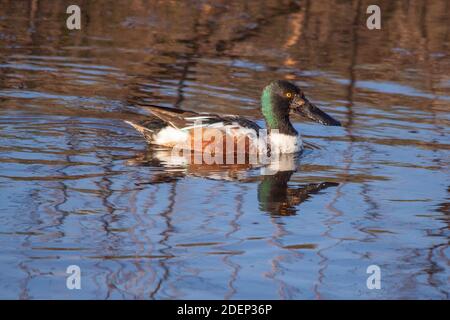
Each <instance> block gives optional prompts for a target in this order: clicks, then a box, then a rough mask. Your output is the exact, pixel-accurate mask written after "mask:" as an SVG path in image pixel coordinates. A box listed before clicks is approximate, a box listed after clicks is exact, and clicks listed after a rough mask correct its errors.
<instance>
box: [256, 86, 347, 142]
mask: <svg viewBox="0 0 450 320" xmlns="http://www.w3.org/2000/svg"><path fill="white" fill-rule="evenodd" d="M261 110H262V113H263V115H264V118H265V119H266V124H267V128H268V129H269V130H271V129H278V130H279V132H280V133H284V134H290V135H295V134H297V132H296V131H295V129H294V127H293V126H292V124H291V121H290V118H289V116H290V114H292V113H296V114H299V115H301V116H303V117H305V118H308V119H311V120H313V121H316V122H318V123H321V124H323V125H326V126H340V125H341V124H340V122H339V121H337V120H335V119H334V118H332V117H331V116H329V115H328V114H326V113H325V112H323V111H322V110H320V109H319V108H318V107H316V106H315V105H314V104H312V103H311V102H309V101H308V99H307V98H306V97H305V95H304V93H303V92H302V90H300V88H299V87H298V86H296V85H295V84H293V83H291V82H289V81H285V80H277V81H273V82H271V83H270V84H269V85H267V86H266V87H265V88H264V90H263V93H262V96H261Z"/></svg>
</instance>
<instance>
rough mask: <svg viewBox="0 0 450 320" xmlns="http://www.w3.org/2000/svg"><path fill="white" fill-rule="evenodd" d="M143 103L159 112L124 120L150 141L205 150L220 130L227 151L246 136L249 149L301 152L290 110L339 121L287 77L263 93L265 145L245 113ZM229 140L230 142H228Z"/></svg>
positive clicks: (328, 121)
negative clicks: (213, 112)
mask: <svg viewBox="0 0 450 320" xmlns="http://www.w3.org/2000/svg"><path fill="white" fill-rule="evenodd" d="M145 108H146V109H147V110H148V111H150V112H151V113H152V114H153V115H154V116H156V118H152V119H148V120H144V121H140V122H130V121H126V122H127V123H129V124H130V125H132V126H133V127H134V128H135V129H136V130H138V131H139V132H140V133H141V134H143V136H144V137H145V139H146V140H147V142H148V143H150V144H154V145H159V146H164V147H175V146H178V147H180V148H182V149H190V150H194V151H197V150H199V151H204V149H205V148H207V147H208V146H209V145H210V144H211V143H212V142H213V141H215V142H216V143H217V142H218V140H219V139H218V138H217V135H218V134H219V135H221V136H222V137H219V138H221V142H220V145H221V146H223V149H222V150H223V153H227V152H229V150H228V149H229V148H230V146H231V148H232V150H233V152H236V150H237V149H236V146H237V145H239V143H240V142H242V141H244V142H245V153H253V152H256V153H261V152H264V151H267V150H270V153H278V154H286V153H297V152H299V151H301V150H302V147H303V143H302V140H301V136H300V135H299V133H298V132H297V130H295V128H294V126H293V125H292V123H291V120H290V115H291V114H298V115H300V116H303V117H304V118H308V119H311V120H314V121H316V122H318V123H321V124H323V125H327V126H340V123H339V121H337V120H335V119H333V118H332V117H331V116H329V115H328V114H326V113H325V112H323V111H321V110H320V109H319V108H318V107H317V106H315V105H314V104H312V103H311V102H309V101H308V99H307V98H306V97H305V95H304V93H303V91H302V90H301V89H300V88H299V87H298V86H296V85H295V84H293V83H291V82H289V81H285V80H277V81H273V82H271V83H270V84H269V85H267V86H266V87H265V88H264V90H263V92H262V95H261V111H262V114H263V116H264V119H265V122H266V127H267V136H268V139H266V140H265V144H266V145H265V146H262V145H261V139H259V136H260V132H261V131H260V130H261V129H262V128H261V127H260V126H259V125H258V124H257V123H255V122H253V121H251V120H249V119H246V118H244V117H241V116H237V115H218V114H206V113H196V112H193V111H185V110H180V109H175V108H166V107H159V106H147V107H145ZM251 133H253V134H251ZM196 135H199V136H200V137H201V139H200V140H201V141H200V143H198V142H196V141H194V140H195V137H196ZM229 140H231V141H232V144H227V141H229ZM241 145H242V144H241Z"/></svg>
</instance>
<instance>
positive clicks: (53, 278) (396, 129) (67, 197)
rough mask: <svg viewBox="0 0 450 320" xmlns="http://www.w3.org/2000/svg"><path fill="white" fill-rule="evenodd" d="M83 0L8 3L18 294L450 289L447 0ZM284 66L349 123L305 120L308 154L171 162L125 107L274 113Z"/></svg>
mask: <svg viewBox="0 0 450 320" xmlns="http://www.w3.org/2000/svg"><path fill="white" fill-rule="evenodd" d="M69 4H72V3H71V1H69V0H68V1H51V0H47V1H43V0H30V1H12V0H0V189H1V190H0V225H1V227H0V238H2V239H1V241H2V244H3V245H2V249H1V250H0V257H1V258H2V267H1V272H0V274H2V275H7V276H1V277H0V280H1V281H0V297H4V298H22V299H31V298H58V297H60V298H67V299H73V298H100V299H103V298H107V299H117V298H125V299H134V298H141V299H143V298H147V299H161V298H227V299H231V298H283V299H296V298H435V299H442V298H444V299H445V298H448V286H447V283H448V276H449V268H448V263H447V262H448V235H449V234H448V229H449V225H448V212H449V210H448V209H449V205H448V202H449V201H448V199H449V192H448V185H449V184H448V172H449V159H450V157H449V150H450V140H449V138H448V137H449V133H450V132H449V130H448V128H449V123H450V119H449V111H450V95H449V94H448V92H449V88H450V78H449V76H448V75H449V74H450V57H449V34H450V33H449V28H450V26H449V24H448V21H449V18H450V6H449V3H448V1H445V0H438V1H380V2H378V5H379V6H380V7H381V9H382V29H381V30H375V31H370V30H368V29H367V28H366V27H365V20H366V17H367V15H366V13H365V10H366V8H367V6H368V5H369V4H372V3H371V2H370V1H368V0H367V1H363V0H354V1H287V0H286V1H282V0H280V1H276V0H264V1H257V2H245V1H214V2H204V1H188V2H177V1H143V0H131V1H123V2H122V1H108V0H104V1H95V2H93V1H80V2H79V3H78V4H79V5H80V7H81V8H82V30H81V31H68V30H67V29H66V27H65V19H66V17H67V15H66V13H65V11H66V8H67V6H68V5H69ZM280 78H285V79H291V80H293V81H295V82H296V83H297V84H299V85H300V86H302V88H304V90H305V91H306V92H307V94H308V96H310V97H311V100H312V101H314V102H315V103H317V104H318V105H320V106H321V108H323V109H324V110H326V112H327V113H330V114H332V115H333V117H336V118H337V119H339V120H341V121H342V122H343V124H344V125H345V126H344V128H325V127H320V126H317V125H311V124H308V123H300V122H299V121H298V120H296V123H295V126H296V128H297V129H299V131H300V132H301V133H302V135H303V137H304V138H305V140H306V141H307V142H308V145H312V146H313V147H312V148H308V149H307V150H306V151H305V153H304V154H303V155H302V156H301V159H300V163H299V165H298V166H297V167H296V168H295V170H282V171H279V172H275V173H273V174H270V175H268V174H263V171H262V170H260V168H252V167H250V166H244V167H240V168H237V167H235V168H224V167H220V168H211V167H206V168H204V167H186V166H167V163H165V161H166V160H167V159H166V158H161V157H160V158H158V157H156V158H155V154H156V153H157V151H158V150H154V149H153V148H150V147H148V146H146V145H145V143H144V141H143V140H142V138H141V137H140V136H139V135H138V134H136V133H135V132H134V131H133V130H132V129H131V128H129V127H128V126H127V125H126V124H124V123H123V121H122V120H131V119H142V118H144V117H146V116H147V115H146V114H145V112H144V111H143V109H141V108H140V106H143V105H146V104H159V105H163V106H172V107H179V108H183V109H188V110H195V111H198V112H202V111H205V112H215V113H227V114H230V113H231V114H239V115H245V116H247V117H249V118H251V119H253V120H256V121H261V120H262V119H261V115H260V113H259V111H258V105H259V97H260V93H261V92H260V91H261V88H263V87H264V85H266V84H267V83H268V82H269V81H270V80H273V79H280ZM260 123H262V122H260ZM161 159H162V160H161ZM70 264H80V266H81V268H82V270H84V271H83V272H84V274H85V275H86V280H85V282H83V283H84V284H83V286H84V289H83V290H82V292H75V293H74V292H69V290H66V289H65V287H64V285H63V284H64V281H65V276H66V275H65V273H64V271H65V268H66V267H67V266H68V265H70ZM370 264H377V265H380V267H381V268H382V270H383V279H385V280H383V286H385V287H384V290H382V291H380V292H373V291H368V290H367V289H366V288H365V280H366V273H365V270H366V267H367V266H368V265H370Z"/></svg>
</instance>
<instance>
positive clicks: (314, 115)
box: [291, 98, 341, 126]
mask: <svg viewBox="0 0 450 320" xmlns="http://www.w3.org/2000/svg"><path fill="white" fill-rule="evenodd" d="M291 109H292V110H293V111H294V112H295V113H297V114H299V115H301V116H303V117H306V118H308V119H310V120H313V121H316V122H318V123H321V124H323V125H325V126H341V123H340V122H339V121H337V120H336V119H334V118H333V117H331V116H330V115H328V114H326V113H325V112H323V111H322V110H320V109H319V108H317V107H316V106H315V105H314V104H312V103H311V102H309V101H308V100H307V99H305V98H297V99H294V101H293V102H292V108H291Z"/></svg>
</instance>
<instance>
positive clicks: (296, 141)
mask: <svg viewBox="0 0 450 320" xmlns="http://www.w3.org/2000/svg"><path fill="white" fill-rule="evenodd" d="M269 141H270V144H271V145H270V150H271V152H273V153H296V152H299V151H300V150H302V148H303V142H302V138H301V136H300V135H297V136H290V135H287V134H282V133H276V132H272V133H270V135H269Z"/></svg>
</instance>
